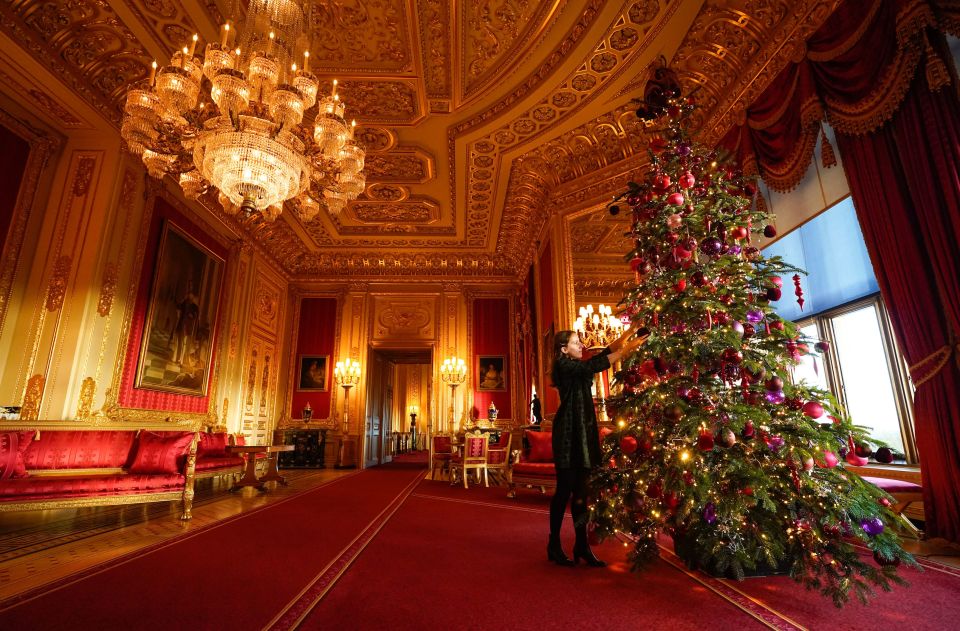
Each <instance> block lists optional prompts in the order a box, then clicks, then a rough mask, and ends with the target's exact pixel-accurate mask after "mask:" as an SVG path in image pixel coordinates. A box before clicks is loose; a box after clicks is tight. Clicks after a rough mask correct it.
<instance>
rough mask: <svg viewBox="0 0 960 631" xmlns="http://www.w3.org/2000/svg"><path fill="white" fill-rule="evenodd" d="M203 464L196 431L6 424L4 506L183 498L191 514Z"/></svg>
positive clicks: (0, 493) (1, 442)
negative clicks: (12, 428)
mask: <svg viewBox="0 0 960 631" xmlns="http://www.w3.org/2000/svg"><path fill="white" fill-rule="evenodd" d="M213 458H214V459H219V456H213ZM210 463H211V466H209V467H208V466H205V471H208V472H209V471H214V470H216V469H219V468H221V466H220V465H223V464H224V463H222V462H214V460H211V461H210ZM196 464H197V432H193V431H158V432H154V431H150V430H140V431H136V430H108V429H83V430H69V429H64V430H61V429H41V430H39V431H34V430H20V431H0V511H14V510H40V509H51V508H70V507H80V506H98V505H109V504H137V503H144V502H161V501H180V502H181V505H182V511H181V515H180V518H181V519H184V520H188V519H190V518H191V516H192V515H191V508H192V505H193V495H194V490H193V484H194V478H195V475H196ZM235 466H236V463H235V462H231V463H230V464H229V467H235Z"/></svg>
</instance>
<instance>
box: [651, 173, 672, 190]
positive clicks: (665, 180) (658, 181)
mask: <svg viewBox="0 0 960 631" xmlns="http://www.w3.org/2000/svg"><path fill="white" fill-rule="evenodd" d="M653 188H654V190H657V191H660V192H663V191H666V190H667V189H668V188H670V176H669V175H666V174H663V173H661V174H660V175H657V176H655V177H654V178H653Z"/></svg>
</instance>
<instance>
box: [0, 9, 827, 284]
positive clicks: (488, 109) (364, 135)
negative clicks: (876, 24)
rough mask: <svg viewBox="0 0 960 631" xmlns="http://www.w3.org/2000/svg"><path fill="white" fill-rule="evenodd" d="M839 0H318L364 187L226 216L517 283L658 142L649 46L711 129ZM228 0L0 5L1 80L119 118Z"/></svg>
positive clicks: (280, 243) (346, 257) (302, 239)
mask: <svg viewBox="0 0 960 631" xmlns="http://www.w3.org/2000/svg"><path fill="white" fill-rule="evenodd" d="M838 2H839V0H705V1H704V0H621V1H620V2H611V1H610V0H607V1H604V0H578V1H574V0H463V1H461V2H456V3H452V2H449V1H447V0H314V1H313V3H312V11H311V20H312V21H311V24H312V33H313V46H312V48H313V50H312V54H311V68H312V69H313V70H314V71H315V72H317V74H318V75H319V76H320V77H321V80H322V81H324V82H327V81H329V80H330V79H332V78H334V77H336V78H338V79H339V80H340V94H341V96H342V97H343V99H344V101H345V102H346V104H347V116H348V117H349V118H354V117H355V118H356V119H357V120H358V123H359V126H358V129H357V138H358V140H359V141H360V142H361V143H363V144H364V146H365V147H366V149H367V152H368V153H367V159H366V169H365V171H366V175H367V189H366V191H365V192H364V193H363V194H362V195H361V196H360V197H359V199H357V200H356V201H355V202H352V203H351V204H350V205H349V206H348V207H347V208H346V209H345V210H344V211H343V212H342V213H341V215H340V216H339V217H329V216H326V215H325V214H322V215H323V216H322V217H320V218H319V219H318V220H317V221H314V222H312V223H310V224H303V223H301V222H300V220H299V219H298V218H297V217H296V216H295V214H294V213H292V212H285V213H283V215H282V216H281V218H280V219H279V220H277V221H276V222H274V223H272V224H267V223H264V222H263V221H262V219H260V218H259V217H254V218H249V219H243V220H240V221H238V220H236V219H233V218H227V217H225V216H222V214H221V218H222V219H223V220H224V221H227V222H228V223H229V222H232V223H233V224H234V225H236V227H237V229H238V230H240V231H242V232H245V233H246V234H248V235H249V237H250V238H251V239H254V240H256V241H258V247H260V248H262V251H264V252H268V253H269V254H270V255H271V256H272V257H273V258H274V260H275V262H276V263H277V264H278V266H279V267H281V268H282V269H284V270H285V271H286V273H287V274H288V275H289V276H290V277H291V278H297V279H299V280H309V279H311V278H326V277H342V276H350V275H354V276H360V277H362V276H370V277H389V276H424V277H429V276H468V277H470V276H476V277H480V276H490V277H492V278H495V279H497V278H499V279H504V280H507V279H515V278H517V277H519V276H520V275H522V274H523V272H524V267H525V265H526V264H527V263H528V262H529V261H530V260H531V256H532V254H531V253H532V252H533V251H534V250H535V248H534V247H533V242H534V240H535V239H536V238H538V236H539V233H540V231H541V229H542V227H543V225H544V224H545V222H546V221H547V220H548V219H549V218H550V217H551V216H552V215H554V214H557V213H568V212H571V211H583V210H585V209H597V212H602V210H601V209H602V207H603V203H604V201H605V200H607V199H609V197H610V195H611V194H613V193H615V192H617V191H619V190H620V189H622V187H624V186H625V184H626V182H627V181H628V180H630V179H636V178H639V177H642V176H643V173H644V172H645V169H646V160H647V156H646V150H645V146H646V142H647V138H646V136H645V134H644V133H643V129H642V126H641V125H640V124H639V123H638V122H637V121H636V119H635V117H634V115H633V113H632V110H633V106H632V105H631V104H630V102H629V101H630V98H631V97H633V96H635V95H636V94H637V93H638V92H639V90H640V89H641V86H642V85H643V83H644V81H645V78H646V73H647V68H648V65H649V64H650V63H651V61H652V60H653V58H655V57H656V55H658V54H660V53H661V52H664V53H665V54H667V56H668V58H669V59H670V62H671V64H672V65H673V66H674V67H675V68H677V69H678V71H679V74H680V76H681V80H682V82H683V83H684V86H685V89H686V90H687V91H688V92H689V91H691V90H693V89H697V91H698V92H697V93H698V97H699V100H700V103H701V110H700V113H699V114H698V119H697V121H696V123H697V125H698V126H699V128H700V131H701V133H702V136H703V138H704V139H706V140H708V141H712V140H715V139H716V138H717V137H718V136H719V134H721V133H722V132H724V131H725V130H726V129H727V128H729V126H730V125H731V124H733V123H734V122H737V121H738V120H739V119H740V118H742V116H743V108H744V105H745V103H748V102H749V101H750V100H751V99H753V98H755V97H756V96H757V95H758V94H759V92H760V91H761V90H763V89H764V88H765V87H766V86H767V85H768V84H769V82H770V80H771V79H772V78H773V77H774V76H775V75H776V73H777V72H779V71H780V70H781V69H782V68H783V66H784V65H785V64H786V63H787V62H788V61H790V60H791V59H797V58H799V56H801V55H802V54H803V52H804V51H803V47H802V45H797V44H792V43H788V42H789V40H791V39H792V40H793V41H802V40H803V39H805V38H806V37H807V36H809V35H810V34H811V33H812V32H813V31H814V30H815V29H816V28H817V27H819V26H820V24H822V22H823V21H824V20H825V19H826V17H827V16H828V15H829V14H830V13H831V12H832V10H833V9H834V8H835V7H836V5H837V4H838ZM233 4H234V2H233V0H10V1H8V2H4V3H0V33H2V35H0V37H3V38H5V40H6V41H9V42H12V44H13V45H15V46H17V47H19V51H22V53H25V55H21V56H29V58H32V62H33V65H31V66H30V68H29V69H28V68H27V67H26V66H24V65H18V63H19V62H18V59H19V58H18V57H17V55H12V54H10V51H4V50H0V82H2V85H0V90H3V91H4V92H5V93H6V94H7V96H8V97H10V98H17V99H21V100H23V101H24V102H25V103H27V105H28V106H29V107H31V108H33V109H35V110H36V111H38V112H42V113H43V116H44V117H46V118H47V119H49V120H51V121H54V122H56V123H57V124H58V125H59V126H60V127H61V128H62V131H63V133H64V134H65V135H68V136H69V134H70V133H73V132H79V131H80V130H83V129H89V128H90V126H91V125H90V124H89V123H91V122H96V123H97V125H99V124H100V122H101V121H100V119H103V121H105V123H106V124H108V125H112V126H113V127H115V128H119V122H120V111H121V106H122V103H123V100H124V98H125V94H126V91H127V90H128V89H129V87H130V85H131V84H133V83H135V82H136V81H138V80H140V79H143V78H145V77H146V76H147V74H148V72H149V65H150V62H151V61H152V60H153V58H154V57H155V56H157V54H158V53H160V52H164V53H165V54H169V53H170V52H172V51H173V50H174V49H175V48H179V47H180V46H182V45H183V44H184V42H185V41H186V40H187V39H188V38H189V36H190V35H191V34H192V33H193V32H194V30H197V29H199V31H200V32H201V35H203V33H206V34H207V35H208V36H212V35H213V34H214V33H215V32H216V30H215V29H216V25H218V24H220V23H222V21H223V20H224V18H225V16H224V15H222V14H221V12H226V11H230V10H231V7H232V6H233ZM241 4H242V3H241ZM226 17H232V18H236V17H237V16H226ZM204 43H205V42H204V41H203V39H202V38H201V44H200V49H201V50H202V47H203V45H204ZM147 51H151V52H149V53H148V52H147ZM18 54H20V53H18ZM158 61H160V63H164V62H165V61H166V60H165V59H162V58H161V59H158ZM36 68H40V69H43V72H42V73H41V74H43V76H42V77H41V76H37V72H36V70H35V69H36ZM97 117H100V118H97ZM94 119H97V120H96V121H94ZM97 125H93V126H94V127H96V126H97ZM207 201H209V200H207ZM210 209H211V210H210V212H213V213H220V210H219V209H218V208H217V206H216V203H215V202H214V203H212V204H210ZM578 221H581V220H578ZM625 222H626V218H624V217H623V216H621V217H619V218H613V217H607V218H606V219H605V220H604V221H603V222H597V221H587V220H583V226H582V228H583V230H584V233H583V239H582V240H580V241H577V242H575V248H576V250H577V251H576V252H575V253H574V254H575V256H574V258H575V260H577V261H581V260H583V261H584V262H586V261H590V260H591V257H593V259H592V260H593V261H594V262H595V263H596V265H600V266H601V267H594V268H591V269H592V270H593V271H592V272H591V274H597V276H596V277H593V276H590V277H589V278H588V277H586V276H583V275H582V274H580V275H578V276H577V282H578V283H580V284H581V285H582V286H583V287H584V288H592V289H589V290H590V291H601V290H603V289H605V288H606V285H603V284H602V282H603V279H602V275H603V274H606V273H620V272H619V271H618V270H622V269H623V263H622V261H619V262H618V256H619V254H620V253H621V252H622V249H623V248H626V247H629V242H628V241H625V240H624V239H623V237H622V233H623V231H624V229H625V226H626V223H625ZM576 225H577V226H579V225H580V224H579V223H578V224H576ZM603 266H607V267H603ZM617 266H619V267H617ZM578 286H579V285H578Z"/></svg>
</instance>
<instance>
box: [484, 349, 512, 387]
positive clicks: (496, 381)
mask: <svg viewBox="0 0 960 631" xmlns="http://www.w3.org/2000/svg"><path fill="white" fill-rule="evenodd" d="M477 390H478V391H481V392H506V390H507V361H506V358H505V357H504V356H503V355H477Z"/></svg>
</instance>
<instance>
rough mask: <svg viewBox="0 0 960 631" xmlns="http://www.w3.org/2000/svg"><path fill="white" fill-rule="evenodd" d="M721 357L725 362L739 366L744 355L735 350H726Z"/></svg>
mask: <svg viewBox="0 0 960 631" xmlns="http://www.w3.org/2000/svg"><path fill="white" fill-rule="evenodd" d="M720 357H721V358H722V359H723V361H725V362H728V363H731V364H739V363H740V362H742V361H743V353H741V352H740V351H738V350H737V349H735V348H727V349H724V351H723V354H722V355H721V356H720Z"/></svg>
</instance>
